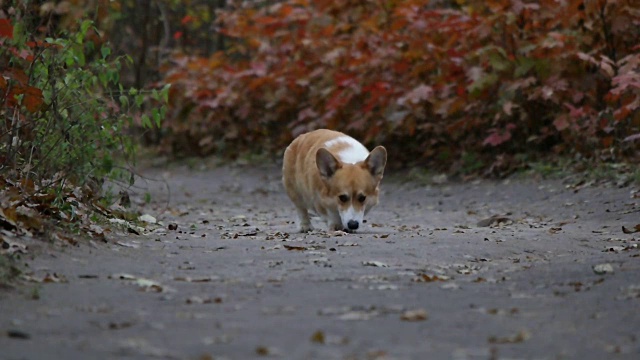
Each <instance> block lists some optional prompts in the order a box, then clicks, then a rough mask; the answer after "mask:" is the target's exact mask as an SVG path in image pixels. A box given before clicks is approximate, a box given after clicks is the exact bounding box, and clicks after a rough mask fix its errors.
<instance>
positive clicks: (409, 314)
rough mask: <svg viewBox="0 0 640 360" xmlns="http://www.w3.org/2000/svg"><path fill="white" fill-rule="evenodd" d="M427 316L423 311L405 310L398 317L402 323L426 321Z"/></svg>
mask: <svg viewBox="0 0 640 360" xmlns="http://www.w3.org/2000/svg"><path fill="white" fill-rule="evenodd" d="M427 318H428V314H427V311H426V310H424V309H416V310H407V311H405V312H403V313H402V315H400V320H403V321H424V320H427Z"/></svg>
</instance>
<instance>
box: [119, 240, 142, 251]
mask: <svg viewBox="0 0 640 360" xmlns="http://www.w3.org/2000/svg"><path fill="white" fill-rule="evenodd" d="M116 244H117V245H120V246H123V247H127V248H132V249H139V248H140V245H138V244H134V243H131V242H126V241H117V242H116Z"/></svg>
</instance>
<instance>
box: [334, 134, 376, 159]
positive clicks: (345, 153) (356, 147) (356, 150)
mask: <svg viewBox="0 0 640 360" xmlns="http://www.w3.org/2000/svg"><path fill="white" fill-rule="evenodd" d="M338 143H345V144H347V145H348V146H347V147H345V148H344V149H342V150H341V151H339V152H338V153H337V154H336V155H338V157H339V158H340V161H342V162H343V163H346V164H355V163H357V162H360V161H362V160H364V159H366V158H367V156H369V150H367V148H366V147H364V145H362V144H360V143H359V142H358V141H357V140H356V139H354V138H352V137H349V136H341V137H338V138H335V139H332V140H329V141H327V142H326V143H324V146H325V147H326V148H327V149H329V150H331V147H332V146H334V145H337V144H338Z"/></svg>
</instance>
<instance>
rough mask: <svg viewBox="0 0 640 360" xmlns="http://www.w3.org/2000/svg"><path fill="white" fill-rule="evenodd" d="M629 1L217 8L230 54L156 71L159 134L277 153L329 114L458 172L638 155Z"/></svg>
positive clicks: (189, 145)
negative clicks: (166, 105)
mask: <svg viewBox="0 0 640 360" xmlns="http://www.w3.org/2000/svg"><path fill="white" fill-rule="evenodd" d="M632 3H633V1H631V0H617V1H604V0H598V1H589V2H584V1H567V2H563V3H557V2H555V1H550V0H549V1H547V0H545V1H541V2H535V3H527V2H521V1H509V0H495V1H490V2H484V1H476V0H469V1H456V4H459V5H455V6H443V5H438V3H436V2H433V3H432V4H430V5H425V2H424V1H419V0H402V1H392V2H378V1H347V0H340V1H334V0H321V1H313V2H310V1H305V0H302V1H300V0H288V1H281V2H277V3H276V4H275V5H268V6H267V5H265V4H262V3H260V4H261V5H260V6H256V5H250V2H244V3H243V4H249V5H243V6H238V7H236V8H234V9H230V10H228V11H227V12H225V13H222V14H219V16H218V18H219V19H222V20H221V21H220V24H219V31H220V32H221V33H223V34H224V35H226V36H227V37H228V39H231V40H230V41H228V43H229V44H230V46H229V48H228V49H227V50H226V51H225V52H217V53H215V54H214V55H212V56H210V57H208V58H203V57H197V56H188V55H184V54H177V55H175V56H174V57H173V59H172V60H173V61H172V65H171V66H167V67H166V68H165V69H164V71H165V73H164V82H165V83H171V84H173V87H172V90H171V96H170V112H169V118H168V121H167V122H165V125H164V126H165V131H166V133H167V135H168V136H167V137H165V139H164V142H165V143H164V144H165V146H166V147H165V148H166V149H171V150H173V151H182V152H187V153H199V154H208V153H212V152H219V153H220V152H221V153H225V152H226V153H229V154H232V153H237V152H238V151H242V150H257V149H262V150H264V149H266V150H267V151H280V150H281V149H282V148H283V147H284V146H286V144H287V143H288V142H289V141H290V140H291V139H292V137H293V136H295V135H297V134H299V133H301V132H304V131H307V130H310V129H314V128H319V127H329V128H337V129H341V130H345V131H348V132H349V133H352V134H353V135H355V136H358V137H359V138H361V139H363V140H364V141H365V142H366V143H368V144H374V143H384V144H385V145H387V146H388V147H389V148H390V150H391V151H390V155H391V156H392V157H394V158H396V160H399V161H416V160H417V161H418V162H419V163H423V164H432V165H433V166H437V167H440V168H442V169H448V170H453V171H458V172H461V171H463V169H464V168H473V169H476V168H477V167H474V166H471V167H469V166H468V164H467V165H465V163H466V162H468V159H469V158H474V159H477V162H476V163H484V164H485V166H484V169H485V170H489V171H491V172H496V173H501V172H502V171H503V170H505V169H506V170H507V171H508V169H510V168H513V167H515V166H517V163H518V162H519V161H520V160H519V159H522V158H523V157H515V156H514V154H517V153H526V154H530V155H532V156H536V154H543V155H545V154H546V155H549V154H550V155H556V154H564V155H578V156H581V157H587V158H591V159H603V158H604V159H605V160H610V159H614V160H619V159H621V157H624V156H636V155H637V153H636V152H637V141H636V140H637V138H638V137H640V135H638V133H639V132H640V111H639V110H638V108H639V107H640V75H639V72H640V47H639V46H638V43H640V30H639V29H640V20H638V19H639V18H638V16H637V9H636V8H635V7H634V6H633V4H632ZM605 157H606V158H605ZM503 168H504V169H503ZM474 171H476V170H474Z"/></svg>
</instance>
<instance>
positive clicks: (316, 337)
mask: <svg viewBox="0 0 640 360" xmlns="http://www.w3.org/2000/svg"><path fill="white" fill-rule="evenodd" d="M311 342H313V343H317V344H324V343H325V338H324V332H322V331H321V330H318V331H316V332H314V333H313V335H311Z"/></svg>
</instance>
